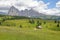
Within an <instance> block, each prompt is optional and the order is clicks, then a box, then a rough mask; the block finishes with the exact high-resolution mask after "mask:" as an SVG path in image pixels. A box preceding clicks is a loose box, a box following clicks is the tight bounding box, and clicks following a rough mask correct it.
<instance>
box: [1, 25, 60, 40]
mask: <svg viewBox="0 0 60 40" xmlns="http://www.w3.org/2000/svg"><path fill="white" fill-rule="evenodd" d="M0 40H60V31H52V30H49V29H40V30H34V29H32V30H31V29H28V28H22V29H21V28H16V27H5V26H4V27H0Z"/></svg>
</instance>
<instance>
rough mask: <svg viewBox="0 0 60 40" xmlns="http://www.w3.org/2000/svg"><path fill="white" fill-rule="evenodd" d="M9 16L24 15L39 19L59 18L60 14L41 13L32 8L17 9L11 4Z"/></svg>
mask: <svg viewBox="0 0 60 40" xmlns="http://www.w3.org/2000/svg"><path fill="white" fill-rule="evenodd" d="M2 14H3V13H2ZM6 15H10V16H25V17H33V18H41V19H54V20H55V19H60V16H55V15H45V14H43V13H39V12H37V11H35V10H33V9H30V10H28V9H25V10H21V11H19V10H18V9H17V8H16V7H14V6H12V7H10V9H9V11H8V14H6Z"/></svg>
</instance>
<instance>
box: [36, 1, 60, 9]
mask: <svg viewBox="0 0 60 40" xmlns="http://www.w3.org/2000/svg"><path fill="white" fill-rule="evenodd" d="M37 1H41V0H37ZM42 1H44V3H50V4H49V5H48V8H49V9H50V8H55V7H56V3H57V2H58V1H60V0H42Z"/></svg>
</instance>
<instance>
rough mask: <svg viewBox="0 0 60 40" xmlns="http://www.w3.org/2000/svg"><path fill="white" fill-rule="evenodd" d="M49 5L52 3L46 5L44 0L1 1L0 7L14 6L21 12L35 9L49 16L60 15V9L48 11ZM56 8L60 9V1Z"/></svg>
mask: <svg viewBox="0 0 60 40" xmlns="http://www.w3.org/2000/svg"><path fill="white" fill-rule="evenodd" d="M49 4H50V3H47V4H45V3H44V2H43V1H42V0H41V1H39V2H37V1H34V0H1V1H0V6H2V7H7V6H8V7H10V6H12V5H14V6H15V7H16V8H18V9H19V10H25V9H30V8H33V9H34V10H36V11H38V12H40V13H43V14H47V15H55V14H56V15H57V13H60V9H58V8H53V9H48V5H49ZM56 7H60V1H59V2H57V3H56Z"/></svg>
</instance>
